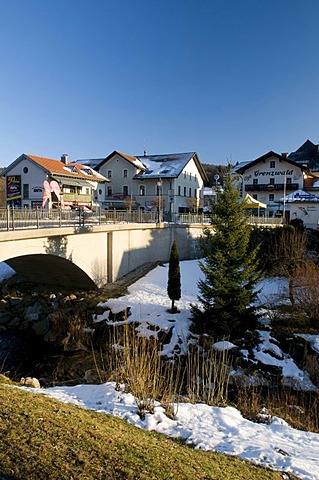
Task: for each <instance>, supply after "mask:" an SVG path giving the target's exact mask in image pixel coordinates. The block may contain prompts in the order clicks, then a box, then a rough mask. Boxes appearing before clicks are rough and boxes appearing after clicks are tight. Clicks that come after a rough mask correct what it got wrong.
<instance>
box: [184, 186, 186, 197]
mask: <svg viewBox="0 0 319 480" xmlns="http://www.w3.org/2000/svg"><path fill="white" fill-rule="evenodd" d="M184 197H186V187H184Z"/></svg>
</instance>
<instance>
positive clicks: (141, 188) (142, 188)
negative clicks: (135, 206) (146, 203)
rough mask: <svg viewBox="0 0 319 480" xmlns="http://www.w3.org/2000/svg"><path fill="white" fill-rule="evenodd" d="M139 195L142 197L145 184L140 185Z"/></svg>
mask: <svg viewBox="0 0 319 480" xmlns="http://www.w3.org/2000/svg"><path fill="white" fill-rule="evenodd" d="M140 195H141V196H142V197H144V195H145V185H140Z"/></svg>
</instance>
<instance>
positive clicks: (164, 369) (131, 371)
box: [111, 324, 180, 418]
mask: <svg viewBox="0 0 319 480" xmlns="http://www.w3.org/2000/svg"><path fill="white" fill-rule="evenodd" d="M117 335H118V333H117V332H115V336H114V339H113V342H114V343H113V354H112V357H113V358H112V360H111V361H112V362H113V365H114V366H115V370H116V378H117V382H118V384H120V383H124V384H125V386H126V388H127V390H128V391H129V392H131V393H132V395H134V398H135V401H136V404H137V408H138V411H139V414H140V415H141V417H142V418H143V417H144V416H145V413H146V412H150V413H152V412H153V411H154V403H155V401H156V400H158V401H161V402H162V405H163V406H164V407H165V408H166V412H167V414H168V415H170V416H173V415H174V405H173V404H174V402H175V400H176V397H177V395H178V392H179V388H180V369H179V367H178V366H176V365H175V364H174V363H173V362H165V361H164V360H163V359H162V358H161V356H160V355H159V350H160V344H159V342H158V341H157V339H156V338H155V337H153V336H152V337H150V338H147V337H146V336H143V335H141V336H138V335H137V333H136V331H135V327H134V325H132V324H125V325H123V329H122V332H121V333H119V335H121V339H120V343H119V338H118V336H117Z"/></svg>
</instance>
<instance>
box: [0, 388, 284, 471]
mask: <svg viewBox="0 0 319 480" xmlns="http://www.w3.org/2000/svg"><path fill="white" fill-rule="evenodd" d="M0 442H1V449H0V478H5V479H10V480H22V479H23V480H33V479H37V480H67V479H68V480H70V479H77V480H81V479H82V480H84V479H86V480H87V479H90V480H93V479H94V480H95V479H103V480H106V479H116V480H124V479H127V480H133V479H136V480H138V479H145V480H146V479H147V480H151V479H154V480H157V479H158V480H166V479H174V480H192V479H193V480H200V479H202V480H204V479H205V480H214V479H216V480H217V479H221V478H222V479H223V480H227V479H232V480H235V479H238V480H240V479H245V480H246V479H254V480H258V479H260V480H261V479H262V480H267V479H279V478H282V476H281V475H280V474H279V473H276V472H271V471H267V470H264V469H261V468H258V467H255V466H252V465H250V464H248V463H246V462H243V461H241V460H239V459H237V458H229V457H226V456H223V455H219V454H212V453H205V452H201V451H198V450H193V449H191V448H189V447H186V446H184V445H181V444H178V443H176V442H174V441H172V440H169V439H166V438H165V437H163V436H160V435H158V434H155V433H149V432H145V431H143V430H139V429H137V428H135V427H132V426H130V425H128V424H127V423H125V422H124V421H122V420H119V419H117V418H114V417H110V416H108V415H102V414H101V413H96V412H92V411H88V410H85V409H81V408H78V407H75V406H72V405H68V404H64V403H60V402H58V401H55V400H53V399H50V398H46V397H42V396H41V395H34V394H33V393H32V392H29V391H24V390H21V389H17V388H14V387H12V386H8V385H3V384H2V385H0Z"/></svg>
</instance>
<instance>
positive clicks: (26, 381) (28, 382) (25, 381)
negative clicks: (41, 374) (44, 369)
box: [20, 377, 41, 388]
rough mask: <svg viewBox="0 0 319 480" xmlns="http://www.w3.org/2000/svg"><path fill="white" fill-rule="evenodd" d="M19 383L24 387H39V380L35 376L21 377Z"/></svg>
mask: <svg viewBox="0 0 319 480" xmlns="http://www.w3.org/2000/svg"><path fill="white" fill-rule="evenodd" d="M20 384H21V385H25V386H26V387H32V388H41V385H40V382H39V380H38V379H37V378H34V377H32V378H31V377H26V378H24V377H22V378H21V380H20Z"/></svg>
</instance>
